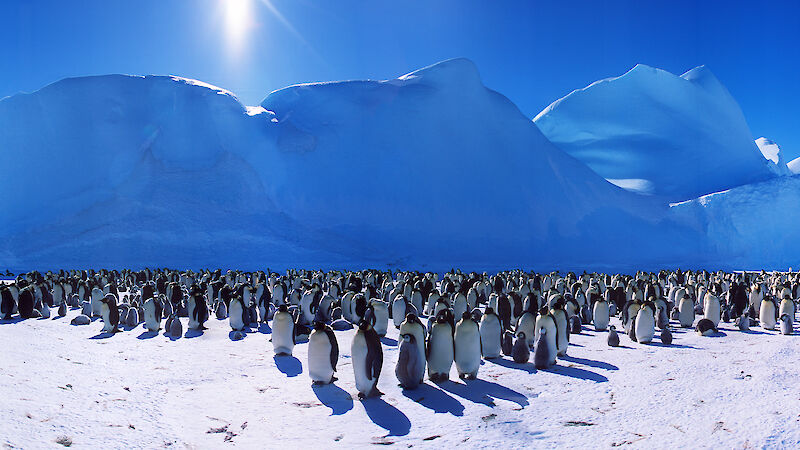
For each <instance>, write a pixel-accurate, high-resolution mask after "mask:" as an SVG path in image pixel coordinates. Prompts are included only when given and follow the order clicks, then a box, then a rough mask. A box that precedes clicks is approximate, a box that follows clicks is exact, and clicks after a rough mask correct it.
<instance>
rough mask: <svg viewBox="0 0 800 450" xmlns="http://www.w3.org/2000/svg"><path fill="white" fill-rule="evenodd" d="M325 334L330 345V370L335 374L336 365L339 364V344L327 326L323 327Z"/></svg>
mask: <svg viewBox="0 0 800 450" xmlns="http://www.w3.org/2000/svg"><path fill="white" fill-rule="evenodd" d="M325 334H326V335H327V336H328V340H329V341H330V343H331V368H332V369H333V371H334V372H336V363H338V362H339V342H338V341H337V340H336V335H335V334H334V333H333V329H331V328H330V327H329V326H325Z"/></svg>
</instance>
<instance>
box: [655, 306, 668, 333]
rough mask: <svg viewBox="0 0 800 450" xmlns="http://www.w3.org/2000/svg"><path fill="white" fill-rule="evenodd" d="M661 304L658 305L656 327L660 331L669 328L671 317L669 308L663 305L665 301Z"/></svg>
mask: <svg viewBox="0 0 800 450" xmlns="http://www.w3.org/2000/svg"><path fill="white" fill-rule="evenodd" d="M661 303H662V304H656V325H657V326H658V329H659V330H663V329H666V328H667V327H669V315H667V308H666V306H665V305H664V304H663V303H664V301H663V300H662V301H661Z"/></svg>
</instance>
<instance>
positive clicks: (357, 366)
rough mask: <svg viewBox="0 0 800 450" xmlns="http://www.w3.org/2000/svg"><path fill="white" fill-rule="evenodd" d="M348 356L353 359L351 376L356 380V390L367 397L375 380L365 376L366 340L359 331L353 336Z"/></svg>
mask: <svg viewBox="0 0 800 450" xmlns="http://www.w3.org/2000/svg"><path fill="white" fill-rule="evenodd" d="M350 355H351V356H352V359H353V374H354V375H355V379H356V389H357V390H358V392H360V393H362V394H364V395H368V394H369V393H370V392H372V389H373V387H374V386H375V380H373V379H372V378H370V377H369V375H367V340H366V338H365V337H364V333H362V332H361V331H360V330H359V331H358V332H356V335H355V336H353V343H352V345H351V347H350Z"/></svg>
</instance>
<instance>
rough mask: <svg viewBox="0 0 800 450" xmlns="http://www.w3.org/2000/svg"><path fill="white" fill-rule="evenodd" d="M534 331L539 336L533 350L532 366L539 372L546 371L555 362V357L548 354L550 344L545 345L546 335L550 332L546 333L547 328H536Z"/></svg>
mask: <svg viewBox="0 0 800 450" xmlns="http://www.w3.org/2000/svg"><path fill="white" fill-rule="evenodd" d="M536 330H537V334H538V335H539V336H538V337H537V338H536V344H535V347H534V350H533V364H534V366H536V368H537V369H539V370H546V369H548V368H549V367H550V366H551V365H552V364H553V361H554V360H555V355H554V354H551V353H550V344H548V343H547V340H548V339H549V338H548V336H547V335H548V334H549V333H550V332H549V331H547V330H548V328H545V327H542V328H537V329H536ZM529 357H530V355H529Z"/></svg>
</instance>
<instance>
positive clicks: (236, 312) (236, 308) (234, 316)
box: [228, 295, 249, 331]
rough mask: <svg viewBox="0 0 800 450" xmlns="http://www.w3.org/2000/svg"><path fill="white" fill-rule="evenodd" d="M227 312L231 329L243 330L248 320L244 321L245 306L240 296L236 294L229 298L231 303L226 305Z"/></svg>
mask: <svg viewBox="0 0 800 450" xmlns="http://www.w3.org/2000/svg"><path fill="white" fill-rule="evenodd" d="M228 313H229V317H230V325H231V329H232V330H233V331H244V329H245V327H246V326H247V325H246V324H247V323H248V322H249V321H245V319H244V314H245V306H244V300H243V299H242V297H241V296H239V295H237V296H235V297H233V298H231V304H230V305H229V306H228Z"/></svg>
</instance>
